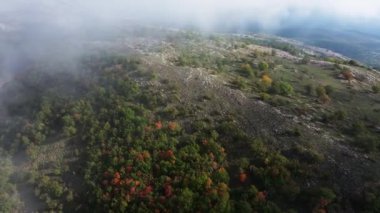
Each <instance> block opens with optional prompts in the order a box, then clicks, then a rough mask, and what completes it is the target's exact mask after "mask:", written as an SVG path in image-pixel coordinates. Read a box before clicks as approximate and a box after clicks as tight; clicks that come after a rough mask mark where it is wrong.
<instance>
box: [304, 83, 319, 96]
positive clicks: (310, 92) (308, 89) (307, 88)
mask: <svg viewBox="0 0 380 213" xmlns="http://www.w3.org/2000/svg"><path fill="white" fill-rule="evenodd" d="M315 91H316V88H314V86H313V85H312V84H308V85H306V86H305V92H306V94H307V95H311V96H312V95H315Z"/></svg>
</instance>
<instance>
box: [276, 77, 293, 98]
mask: <svg viewBox="0 0 380 213" xmlns="http://www.w3.org/2000/svg"><path fill="white" fill-rule="evenodd" d="M272 92H273V93H275V94H279V95H285V96H290V95H292V94H293V93H294V89H293V87H292V85H290V84H289V83H287V82H283V81H279V82H275V83H274V84H273V86H272Z"/></svg>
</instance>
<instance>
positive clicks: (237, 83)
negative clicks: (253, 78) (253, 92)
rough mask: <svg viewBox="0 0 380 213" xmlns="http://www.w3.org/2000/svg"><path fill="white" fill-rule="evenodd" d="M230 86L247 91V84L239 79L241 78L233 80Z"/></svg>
mask: <svg viewBox="0 0 380 213" xmlns="http://www.w3.org/2000/svg"><path fill="white" fill-rule="evenodd" d="M231 83H232V85H234V86H235V87H237V88H238V89H241V90H242V89H247V87H248V85H247V82H246V81H245V80H244V79H243V78H241V77H237V78H235V79H234V80H233V81H232V82H231Z"/></svg>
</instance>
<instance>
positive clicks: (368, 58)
mask: <svg viewBox="0 0 380 213" xmlns="http://www.w3.org/2000/svg"><path fill="white" fill-rule="evenodd" d="M276 34H277V35H279V36H283V37H287V38H292V39H296V40H299V41H302V42H305V43H306V44H310V45H314V46H318V47H322V48H327V49H331V50H333V51H336V52H338V53H341V54H343V55H346V56H348V57H351V58H353V59H356V60H358V61H361V62H363V63H366V64H368V65H370V66H373V67H377V68H379V67H380V33H377V32H375V31H374V30H370V29H368V30H367V29H364V28H363V29H347V28H346V29H345V28H339V27H336V28H335V27H332V28H328V27H318V28H304V27H300V26H295V27H289V28H283V29H281V30H279V31H278V32H277V33H276Z"/></svg>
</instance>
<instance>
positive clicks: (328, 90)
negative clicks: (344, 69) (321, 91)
mask: <svg viewBox="0 0 380 213" xmlns="http://www.w3.org/2000/svg"><path fill="white" fill-rule="evenodd" d="M325 91H326V94H327V95H331V94H332V93H333V92H334V87H332V86H331V85H326V86H325Z"/></svg>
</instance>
